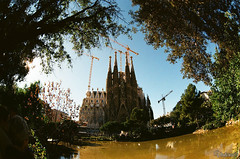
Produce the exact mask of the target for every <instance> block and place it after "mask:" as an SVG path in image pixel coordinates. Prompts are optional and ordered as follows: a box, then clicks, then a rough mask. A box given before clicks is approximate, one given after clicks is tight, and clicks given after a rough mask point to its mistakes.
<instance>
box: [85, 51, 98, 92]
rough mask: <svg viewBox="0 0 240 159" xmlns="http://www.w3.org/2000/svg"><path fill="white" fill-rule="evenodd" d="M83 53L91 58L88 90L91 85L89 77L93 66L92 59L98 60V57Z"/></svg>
mask: <svg viewBox="0 0 240 159" xmlns="http://www.w3.org/2000/svg"><path fill="white" fill-rule="evenodd" d="M83 54H84V55H87V56H89V57H91V58H92V60H91V66H90V73H89V80H88V91H90V86H91V78H92V68H93V60H94V59H96V60H98V61H99V58H98V57H95V56H92V55H89V54H85V53H83Z"/></svg>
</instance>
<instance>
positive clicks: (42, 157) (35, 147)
mask: <svg viewBox="0 0 240 159" xmlns="http://www.w3.org/2000/svg"><path fill="white" fill-rule="evenodd" d="M31 135H32V137H33V139H34V141H33V142H32V143H30V144H29V148H30V149H31V150H32V151H33V154H34V158H36V159H46V158H47V156H46V149H45V147H43V145H42V144H41V143H40V141H39V140H38V137H37V136H36V135H35V132H34V131H33V130H32V129H31Z"/></svg>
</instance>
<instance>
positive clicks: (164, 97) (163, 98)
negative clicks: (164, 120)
mask: <svg viewBox="0 0 240 159" xmlns="http://www.w3.org/2000/svg"><path fill="white" fill-rule="evenodd" d="M172 92H173V90H171V91H170V92H169V93H168V94H166V95H165V96H163V95H162V99H160V100H159V101H158V103H160V102H161V101H162V104H163V115H164V116H165V115H166V110H165V105H164V101H165V100H166V97H167V96H168V95H169V94H170V93H172Z"/></svg>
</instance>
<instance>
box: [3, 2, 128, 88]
mask: <svg viewBox="0 0 240 159" xmlns="http://www.w3.org/2000/svg"><path fill="white" fill-rule="evenodd" d="M119 16H121V15H120V9H119V8H118V7H117V4H116V2H115V1H114V0H96V1H95V0H87V1H75V0H41V1H30V0H27V1H22V0H17V1H1V2H0V25H1V28H0V39H1V45H0V64H1V65H0V75H1V76H0V84H1V85H10V86H11V85H12V84H13V82H15V81H18V80H22V79H23V78H24V77H25V75H26V74H27V72H28V66H27V63H28V62H31V61H32V60H33V59H34V58H36V57H39V58H41V59H42V65H43V69H44V70H45V71H46V72H49V71H51V70H52V66H53V64H54V63H58V64H60V62H62V61H65V60H67V61H68V62H69V63H71V57H70V55H69V54H68V53H67V52H66V50H65V48H64V41H65V40H66V39H67V40H69V41H70V42H71V43H72V44H73V45H74V49H76V50H78V51H79V52H78V55H81V54H82V51H83V50H84V49H91V48H94V47H100V46H101V44H102V42H103V40H104V39H105V37H108V36H114V37H116V36H118V35H120V34H122V33H127V32H128V29H126V27H124V26H122V25H120V24H118V21H117V19H118V18H119ZM105 40H106V41H107V39H105Z"/></svg>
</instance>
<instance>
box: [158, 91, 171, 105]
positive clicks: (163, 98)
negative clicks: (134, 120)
mask: <svg viewBox="0 0 240 159" xmlns="http://www.w3.org/2000/svg"><path fill="white" fill-rule="evenodd" d="M172 92H173V90H171V91H170V92H169V93H168V94H166V95H165V96H164V97H162V99H160V100H159V101H158V103H160V102H161V101H162V100H165V99H166V97H167V96H168V95H169V94H170V93H172Z"/></svg>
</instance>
